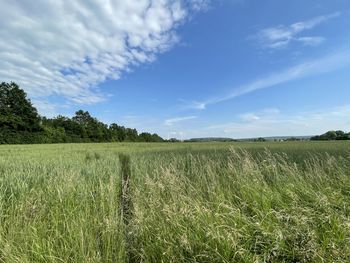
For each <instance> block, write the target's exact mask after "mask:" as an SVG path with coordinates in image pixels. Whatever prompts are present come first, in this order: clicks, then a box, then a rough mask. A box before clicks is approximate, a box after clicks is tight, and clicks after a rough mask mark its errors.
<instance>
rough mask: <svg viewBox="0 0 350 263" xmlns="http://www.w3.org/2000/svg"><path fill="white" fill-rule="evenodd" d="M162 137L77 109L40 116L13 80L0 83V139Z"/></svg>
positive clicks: (133, 139) (53, 140)
mask: <svg viewBox="0 0 350 263" xmlns="http://www.w3.org/2000/svg"><path fill="white" fill-rule="evenodd" d="M138 140H142V141H148V142H153V141H163V139H162V138H161V137H160V136H158V135H157V134H150V133H143V134H142V135H141V136H140V137H139V135H138V132H137V130H136V129H131V128H125V127H124V126H119V125H117V124H115V123H113V124H111V125H110V126H108V125H106V124H104V123H103V122H101V121H99V120H98V119H97V118H94V117H92V116H91V115H90V113H89V112H88V111H83V110H78V111H77V112H76V113H75V116H74V117H72V118H68V117H64V116H61V115H58V116H57V117H55V118H51V119H49V118H46V117H42V118H41V117H40V116H39V115H38V112H37V110H36V108H35V107H34V106H33V105H32V103H31V101H30V100H29V99H28V98H27V94H26V93H25V92H24V91H23V90H22V89H20V88H19V86H18V85H17V84H15V83H13V82H12V83H10V84H8V83H5V82H3V83H1V84H0V143H62V142H110V141H119V142H122V141H131V142H136V141H138Z"/></svg>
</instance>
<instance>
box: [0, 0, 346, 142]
mask: <svg viewBox="0 0 350 263" xmlns="http://www.w3.org/2000/svg"><path fill="white" fill-rule="evenodd" d="M349 28H350V1H348V0H308V1H304V0H303V1H302V0H293V1H287V0H265V1H260V0H216V1H215V0H130V1H125V0H76V1H71V0H36V1H27V0H2V1H1V2H0V38H1V41H0V81H5V82H10V81H14V82H16V83H18V84H19V85H20V87H21V88H23V89H24V90H25V91H26V92H27V94H28V96H29V98H30V99H31V101H32V102H33V104H34V106H35V107H37V109H38V111H39V113H40V115H42V116H47V117H53V116H57V115H58V114H62V115H66V116H73V115H74V112H75V111H77V110H79V109H84V110H88V111H89V112H90V114H91V115H93V116H94V117H97V118H98V119H99V120H101V121H103V122H105V123H108V124H110V123H117V124H119V125H124V126H126V127H131V128H136V129H137V130H138V131H140V132H142V131H147V132H152V133H158V134H159V135H161V136H162V137H163V138H171V137H175V138H179V139H185V138H197V137H230V138H250V137H264V136H298V135H315V134H321V133H324V132H326V131H328V130H344V131H350V31H349Z"/></svg>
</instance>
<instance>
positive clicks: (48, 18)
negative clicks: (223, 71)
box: [0, 0, 207, 104]
mask: <svg viewBox="0 0 350 263" xmlns="http://www.w3.org/2000/svg"><path fill="white" fill-rule="evenodd" d="M202 5H203V6H205V5H207V1H206V0H189V1H185V0H139V1H103V0H91V1H85V0H77V1H70V0H56V1H48V0H36V1H11V0H4V1H1V2H0V38H1V39H2V41H1V42H0V79H1V81H16V82H17V83H18V84H20V85H21V87H22V88H24V89H25V90H26V91H27V92H28V93H29V95H30V96H31V97H32V98H33V97H34V98H36V101H39V100H40V98H45V97H48V96H60V97H63V98H65V99H67V100H69V101H71V102H73V103H80V104H93V103H97V102H100V101H103V100H105V99H106V96H108V95H106V94H104V92H103V91H101V90H100V89H98V88H97V86H98V84H100V83H101V82H103V81H105V80H107V79H118V78H120V77H121V75H122V74H123V73H124V72H127V71H130V69H132V68H133V67H134V66H137V65H139V64H142V63H149V62H152V61H153V60H154V59H155V58H156V55H157V54H159V53H161V52H164V51H167V50H168V49H169V48H170V47H172V46H173V45H174V44H175V43H176V42H177V41H178V36H177V34H176V31H175V30H176V28H177V26H178V25H179V24H181V23H183V21H185V20H186V17H188V16H189V15H190V14H191V13H193V12H195V11H196V10H201V6H202Z"/></svg>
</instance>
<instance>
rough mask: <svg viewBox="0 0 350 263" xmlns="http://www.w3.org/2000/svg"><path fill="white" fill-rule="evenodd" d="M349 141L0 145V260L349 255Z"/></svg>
mask: <svg viewBox="0 0 350 263" xmlns="http://www.w3.org/2000/svg"><path fill="white" fill-rule="evenodd" d="M349 146H350V144H349V143H348V142H284V143H200V144H196V143H183V144H145V143H121V144H66V145H25V146H20V145H16V146H1V147H0V172H1V175H0V212H1V214H0V262H123V261H126V258H125V255H126V251H125V248H127V249H128V250H130V251H128V252H129V253H128V255H130V256H131V261H135V262H138V261H145V262H160V261H163V262H181V261H183V262H253V261H256V262H264V261H267V262H271V261H272V262H283V261H285V262H298V261H305V262H310V261H314V262H322V261H326V262H330V261H334V262H349V261H350V244H349V242H350V239H349V238H350V214H349V213H350V209H349V208H348V204H349V203H350V202H349V201H350V159H349V158H350V152H349ZM241 149H244V150H241ZM120 152H123V153H128V154H130V155H131V159H132V180H131V195H132V196H131V199H132V202H133V216H132V220H131V223H130V225H129V226H128V228H127V229H124V228H125V226H124V224H123V220H122V218H121V216H120V213H119V200H120V199H119V198H120V193H119V191H120V189H119V188H120V187H119V181H120V167H119V163H118V153H120ZM283 153H285V154H283ZM126 232H127V234H128V236H129V237H130V238H129V239H128V243H129V244H128V245H126V244H125V233H126Z"/></svg>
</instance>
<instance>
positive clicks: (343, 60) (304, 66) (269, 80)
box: [188, 50, 350, 110]
mask: <svg viewBox="0 0 350 263" xmlns="http://www.w3.org/2000/svg"><path fill="white" fill-rule="evenodd" d="M348 66H350V50H349V51H341V52H337V53H333V54H331V55H328V56H325V57H323V58H321V59H316V60H311V61H308V62H305V63H301V64H299V65H296V66H294V67H291V68H288V69H286V70H284V71H281V72H277V73H273V74H271V75H269V76H266V77H263V78H260V79H257V80H255V81H253V82H250V83H247V84H245V85H242V86H239V87H237V88H235V89H233V91H232V92H231V93H229V94H227V95H225V96H221V97H215V98H211V99H208V100H206V101H202V102H195V103H193V104H191V105H189V106H188V108H192V109H198V110H203V109H205V108H206V107H207V106H209V105H213V104H217V103H220V102H224V101H228V100H231V99H234V98H236V97H239V96H243V95H245V94H248V93H251V92H254V91H257V90H261V89H266V88H270V87H274V86H277V85H281V84H284V83H287V82H290V81H294V80H298V79H302V78H307V77H311V76H317V75H320V74H325V73H329V72H332V71H335V70H338V69H341V68H345V67H348ZM198 105H199V106H200V107H198Z"/></svg>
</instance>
